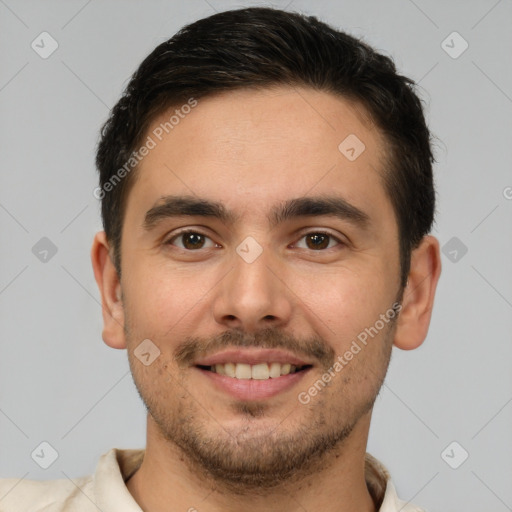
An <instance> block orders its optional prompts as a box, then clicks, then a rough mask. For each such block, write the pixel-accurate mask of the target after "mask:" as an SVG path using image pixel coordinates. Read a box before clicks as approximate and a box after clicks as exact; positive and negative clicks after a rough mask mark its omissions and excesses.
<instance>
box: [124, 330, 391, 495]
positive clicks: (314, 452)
mask: <svg viewBox="0 0 512 512" xmlns="http://www.w3.org/2000/svg"><path fill="white" fill-rule="evenodd" d="M127 334H129V330H127ZM393 334H394V322H392V323H390V324H389V325H388V326H386V328H385V332H384V331H383V332H381V335H382V336H381V337H380V338H381V339H378V340H377V339H376V340H373V341H372V343H379V344H381V350H380V353H379V360H378V362H377V364H376V365H375V367H374V368H373V369H372V368H371V367H370V368H368V367H367V366H363V365H362V364H357V359H356V358H355V359H354V360H353V361H352V362H351V363H350V364H351V365H352V367H350V365H349V366H347V368H344V369H343V370H342V372H341V373H339V374H338V375H337V376H336V377H335V378H334V382H331V384H332V385H330V386H328V387H326V388H325V389H323V390H322V391H321V392H319V394H318V395H317V396H316V397H314V398H313V399H312V400H311V402H310V404H308V405H302V404H300V403H299V402H298V401H297V402H296V407H297V408H300V409H301V410H300V411H299V413H300V414H301V416H302V419H301V420H300V421H298V420H297V421H295V423H294V424H293V428H290V425H289V424H288V425H287V428H283V427H282V423H284V422H285V421H286V419H287V416H284V417H283V418H280V420H278V421H276V422H274V424H273V425H272V426H269V427H268V428H267V427H265V428H261V424H259V423H258V422H260V421H262V420H264V419H265V418H266V413H267V411H268V409H269V405H268V404H266V403H265V402H242V401H234V402H232V404H231V409H232V412H236V413H237V414H238V415H239V416H240V417H241V426H238V427H237V429H236V430H231V431H229V430H228V429H226V428H224V427H223V426H222V424H221V423H222V418H213V417H212V416H211V415H210V414H209V413H208V412H207V409H208V404H207V403H206V404H200V403H199V402H198V400H197V399H196V398H194V397H193V396H192V395H191V394H189V393H188V391H187V390H186V386H185V385H184V384H183V380H182V381H181V382H179V381H178V378H177V376H176V372H173V375H172V376H171V374H170V372H169V371H168V369H167V367H168V365H167V364H165V363H163V362H160V365H161V367H160V370H159V375H160V376H161V375H162V374H164V375H165V373H166V372H167V374H168V378H167V379H166V380H167V382H168V384H167V385H168V386H170V387H171V388H172V389H170V391H169V393H170V394H169V395H168V396H170V397H171V398H169V399H168V400H166V399H160V400H159V399H158V398H159V397H160V398H161V397H162V396H164V397H165V394H164V395H162V394H161V393H160V392H159V391H157V392H156V393H155V392H154V390H153V392H152V391H150V390H151V389H152V388H151V383H148V382H144V379H143V378H141V376H140V375H139V371H138V369H137V368H136V366H137V363H138V361H134V358H133V355H132V354H131V351H129V361H130V367H131V369H132V375H133V377H134V381H135V385H136V387H137V390H138V392H139V395H140V397H141V399H142V400H143V402H144V404H145V406H146V409H147V411H148V414H149V415H150V416H151V419H152V420H153V421H154V424H155V426H156V427H157V429H158V431H159V434H160V436H161V438H162V439H164V440H166V441H168V442H169V443H170V445H171V446H173V447H176V448H178V451H179V452H181V455H182V457H180V458H181V459H183V461H184V463H185V464H186V465H187V467H188V470H189V471H190V472H191V473H192V474H194V475H198V476H202V477H203V478H204V479H205V481H209V482H210V483H211V486H212V488H213V487H214V488H216V489H217V490H220V489H223V490H224V491H225V492H229V493H231V494H238V495H247V494H253V495H258V494H263V493H266V492H268V491H269V490H272V489H274V488H276V487H278V486H283V485H291V484H293V483H295V482H298V481H300V480H302V479H303V478H305V477H307V476H309V475H312V474H315V473H318V472H319V471H321V470H325V469H327V468H328V467H329V465H330V464H331V463H332V461H333V460H334V457H338V456H340V454H342V452H343V448H344V446H345V445H346V443H347V442H348V440H349V438H350V435H351V434H352V432H353V430H354V428H355V427H356V425H357V424H358V422H359V421H360V420H361V419H362V418H363V417H364V416H365V415H367V414H371V410H372V408H373V405H374V402H375V400H376V398H377V396H378V393H379V391H380V389H381V386H382V383H383V381H384V378H385V375H386V372H387V368H388V365H389V361H390V358H391V347H392V340H393ZM277 337H278V338H279V335H278V336H277ZM324 343H325V342H324ZM277 344H278V343H276V345H277ZM128 346H131V345H130V343H129V344H128ZM134 346H135V345H134ZM281 346H282V347H283V348H285V347H289V345H287V344H286V343H284V344H282V345H281ZM365 350H368V348H366V349H365ZM331 355H332V354H331ZM362 360H363V358H361V360H360V361H361V363H362ZM157 361H158V359H157V360H156V361H155V363H156V362H157ZM155 363H153V364H155ZM331 366H332V365H331ZM328 367H329V366H327V367H326V368H325V369H326V370H327V368H328ZM347 370H350V372H348V371H347ZM362 371H365V372H366V373H367V374H366V375H365V376H362V375H361V374H360V372H362ZM178 374H180V373H178ZM181 375H182V373H181ZM320 376H321V374H320V375H319V376H318V377H320ZM336 379H339V382H341V384H338V383H337V382H336ZM368 380H370V381H371V385H369V389H368V390H367V391H366V393H365V395H364V396H361V395H359V394H358V390H357V389H354V387H355V386H356V383H358V382H364V383H366V384H365V385H368V384H367V382H368ZM159 382H160V381H159ZM308 382H309V381H308ZM148 384H149V385H148ZM158 385H160V384H157V386H158ZM153 386H154V384H153ZM333 390H335V392H334V393H333ZM346 391H348V392H346ZM336 397H339V398H336ZM347 397H348V399H347ZM351 397H352V398H351ZM354 398H356V399H357V403H353V402H354V401H355V400H354ZM351 400H352V403H350V401H351ZM169 404H173V406H172V410H170V409H171V408H170V407H169ZM302 410H304V411H305V413H303V412H302ZM294 411H295V409H293V410H292V411H291V413H288V415H290V414H292V413H293V412H294ZM274 415H275V413H274ZM288 423H291V421H290V422H288ZM212 425H214V426H215V427H214V430H215V433H214V432H212V428H211V426H212ZM239 425H240V424H239Z"/></svg>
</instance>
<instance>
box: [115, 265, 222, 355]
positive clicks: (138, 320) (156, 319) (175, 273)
mask: <svg viewBox="0 0 512 512" xmlns="http://www.w3.org/2000/svg"><path fill="white" fill-rule="evenodd" d="M127 267H128V265H127ZM126 275H127V276H128V277H127V280H126V283H123V293H124V294H125V296H126V300H125V309H126V311H127V322H128V324H129V327H130V328H131V332H132V333H134V334H136V335H137V336H138V337H140V336H143V337H148V338H150V339H154V340H155V342H158V341H159V340H160V341H161V342H162V343H160V344H159V345H160V346H161V349H162V347H163V345H164V344H167V343H169V340H170V339H175V338H176V339H181V338H182V337H183V336H187V335H190V334H193V332H191V331H194V330H195V328H196V327H197V326H198V323H199V318H197V317H198V315H201V318H204V319H205V318H206V315H205V306H208V296H209V295H208V292H209V290H211V289H212V287H213V286H214V284H215V279H214V277H215V276H213V277H212V278H211V279H210V277H211V276H209V275H208V276H207V275H205V273H204V272H200V271H198V270H195V271H192V272H191V271H190V270H187V271H186V272H184V271H182V270H180V269H176V268H174V267H171V266H170V265H169V264H168V262H164V263H163V264H153V265H150V264H148V263H147V262H146V263H145V264H140V265H136V266H135V265H134V266H132V267H131V268H129V270H128V271H127V272H126Z"/></svg>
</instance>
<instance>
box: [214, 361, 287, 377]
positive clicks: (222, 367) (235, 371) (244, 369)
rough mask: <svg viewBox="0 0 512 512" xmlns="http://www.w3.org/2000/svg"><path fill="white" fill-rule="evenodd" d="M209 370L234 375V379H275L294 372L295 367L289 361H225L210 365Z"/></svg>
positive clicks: (229, 375)
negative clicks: (250, 362)
mask: <svg viewBox="0 0 512 512" xmlns="http://www.w3.org/2000/svg"><path fill="white" fill-rule="evenodd" d="M210 369H211V371H213V372H215V373H218V374H219V375H226V376H227V377H234V378H236V379H255V380H267V379H276V378H277V377H280V376H281V375H288V374H290V373H295V372H296V370H297V367H296V366H295V365H293V364H290V363H284V364H281V363H258V364H253V365H251V364H246V363H225V364H216V365H214V366H211V368H210Z"/></svg>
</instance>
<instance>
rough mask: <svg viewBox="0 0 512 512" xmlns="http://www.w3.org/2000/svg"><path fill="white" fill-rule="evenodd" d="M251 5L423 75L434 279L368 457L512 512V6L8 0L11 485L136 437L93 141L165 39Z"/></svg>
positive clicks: (5, 416) (439, 497)
mask: <svg viewBox="0 0 512 512" xmlns="http://www.w3.org/2000/svg"><path fill="white" fill-rule="evenodd" d="M248 5H274V6H276V7H282V8H285V7H286V8H287V9H290V10H298V11H302V12H306V13H311V14H315V15H317V16H319V17H320V18H321V19H323V20H325V21H327V22H329V23H331V24H333V25H335V26H337V27H339V28H342V29H345V30H347V31H348V32H350V33H352V34H354V35H358V36H364V38H365V39H366V40H367V41H368V42H369V43H371V44H373V45H374V46H376V47H377V48H378V49H381V50H382V51H384V52H385V53H387V54H389V55H391V56H392V57H393V58H394V59H395V61H396V64H397V66H398V67H399V69H400V70H401V71H402V72H403V73H404V74H406V75H408V76H410V77H412V78H413V79H415V80H417V81H419V82H420V84H421V87H422V90H421V94H422V97H423V99H424V100H425V102H426V105H427V107H426V109H427V115H428V119H429V123H430V126H431V129H432V131H433V132H434V134H435V135H436V136H437V138H438V141H437V143H436V154H437V159H438V165H437V166H436V180H437V185H438V199H439V202H438V215H437V224H436V228H435V230H434V234H435V235H436V236H437V237H438V238H439V240H440V242H441V244H442V245H443V246H444V247H445V250H444V252H445V254H443V274H442V277H441V282H440V285H439V288H438V296H437V301H436V305H435V310H434V315H433V321H432V325H431V329H430V332H429V335H428V338H427V340H426V342H425V343H424V345H423V346H421V347H420V348H419V349H418V350H415V351H412V352H402V351H400V350H396V349H395V351H394V355H393V360H392V364H391V368H390V371H389V373H388V378H387V381H386V384H385V386H384V388H383V390H382V393H381V395H380V397H379V398H378V401H377V404H376V407H375V411H374V420H373V424H372V429H371V435H370V440H369V448H368V450H369V451H370V452H371V453H372V454H374V455H375V456H377V457H378V458H379V459H381V460H382V461H383V462H384V463H385V464H386V465H387V466H388V468H389V469H390V472H391V475H392V477H393V480H394V482H395V484H396V486H397V488H398V492H399V495H400V496H401V497H402V498H404V499H406V500H409V499H410V500H412V501H413V502H417V503H418V504H420V505H423V506H424V507H427V508H428V509H429V510H430V511H443V512H449V511H462V510H464V511H465V512H473V511H474V512H476V511H482V510H485V511H496V512H500V511H506V510H512V486H511V485H510V482H511V481H512V465H511V464H510V460H512V441H511V436H510V433H511V420H512V403H511V402H512V385H511V384H512V372H511V371H510V361H511V356H512V343H511V332H512V314H511V313H512V286H511V285H512V272H511V269H512V266H511V256H512V236H511V235H512V230H511V227H512V222H511V221H512V200H511V198H512V188H507V187H512V173H511V170H510V169H511V160H512V156H511V151H510V147H511V140H510V135H511V133H512V72H511V67H510V64H511V62H510V56H511V55H512V30H511V22H512V2H511V1H510V0H501V1H495V0H492V1H483V0H482V1H471V2H469V1H452V2H443V1H440V0H438V1H435V2H433V1H430V2H427V1H424V0H415V1H412V0H391V1H385V2H378V1H355V0H351V1H334V0H331V1H323V2H312V1H311V0H310V1H301V0H295V1H292V2H289V0H286V1H282V2H279V1H274V2H271V3H268V2H267V3H265V4H264V3H263V2H249V1H247V2H230V1H221V0H208V1H206V0H191V1H189V2H187V3H186V4H185V3H184V2H181V1H180V2H178V1H149V2H140V1H123V2H121V1H114V0H103V1H101V2H100V1H99V0H93V1H86V0H84V1H79V2H78V1H70V0H67V1H45V2H40V1H37V2H36V1H15V0H0V56H1V66H0V108H1V118H0V141H1V146H0V147H1V152H2V153H1V154H2V158H1V188H0V233H1V244H0V311H1V323H0V329H1V349H2V351H1V358H0V432H1V435H0V454H1V456H0V476H1V477H7V476H8V477H17V478H31V479H49V478H67V477H69V478H74V477H77V476H79V475H83V474H89V473H91V472H92V471H94V468H95V465H96V462H97V459H98V457H99V456H100V454H102V453H104V452H106V451H107V450H108V449H110V448H112V447H122V448H134V447H143V446H144V444H145V411H144V408H143V405H142V403H141V402H140V400H139V397H138V395H137V392H136V390H135V387H134V385H133V382H132V379H131V376H130V374H129V370H128V364H127V359H126V353H125V351H116V350H112V349H110V348H108V347H107V346H106V345H104V344H103V342H102V340H101V327H102V321H101V308H100V305H99V294H98V291H97V289H96V284H95V282H94V279H93V274H92V270H91V265H90V260H89V250H90V245H91V241H92V238H93V235H94V233H95V232H96V231H97V230H99V229H100V228H101V224H100V218H99V203H98V201H97V200H96V199H95V198H94V197H93V194H92V191H93V189H94V187H95V186H96V174H95V169H94V162H93V159H94V149H95V145H96V141H97V137H98V130H99V127H100V125H101V124H102V122H103V121H104V120H105V118H106V116H107V113H108V109H109V108H110V107H112V106H113V104H114V103H115V102H116V101H117V99H118V97H119V95H120V93H121V91H122V89H123V87H124V86H125V85H126V83H127V80H128V78H129V76H130V75H131V74H132V72H133V71H134V70H135V69H136V67H137V66H138V64H139V63H140V61H141V60H142V59H143V58H144V57H145V56H146V55H147V54H148V53H149V52H150V51H151V50H152V49H153V48H154V46H155V45H156V44H158V43H159V42H161V41H163V40H165V39H168V38H169V37H170V36H171V35H172V34H173V33H174V32H176V30H177V29H178V28H180V27H181V26H182V25H184V24H185V23H188V22H191V21H193V20H196V19H198V18H200V17H204V16H208V15H210V14H212V13H213V12H214V11H216V10H218V11H220V10H225V9H228V8H233V7H241V6H248ZM43 31H47V32H49V33H50V34H51V36H52V37H53V38H54V39H55V40H56V41H57V42H58V45H59V47H58V49H57V50H56V51H55V53H53V54H52V55H51V56H50V57H48V58H47V59H43V58H41V57H40V56H39V54H38V53H36V52H35V51H34V50H33V49H32V48H31V43H32V41H33V40H36V42H37V41H38V40H39V41H40V39H38V36H39V34H41V32H43ZM454 31H457V32H458V33H459V34H460V35H461V36H462V37H463V38H464V40H466V41H467V43H468V44H469V47H468V49H467V50H466V51H465V52H464V53H462V54H461V55H460V56H458V57H457V58H453V55H454V54H457V53H458V52H459V51H460V50H461V49H462V48H463V46H462V44H463V41H462V40H461V39H459V38H458V36H455V38H454V36H451V37H450V38H448V39H447V42H446V43H444V45H442V42H443V41H444V40H445V39H446V38H447V37H448V36H449V35H450V34H451V33H452V32H454ZM45 46H46V48H48V45H47V44H46V45H45ZM443 47H444V48H443ZM450 47H451V48H450ZM445 50H448V51H449V52H451V53H452V56H450V55H449V54H448V53H447V52H446V51H445ZM42 237H47V238H48V239H50V240H51V241H52V243H53V244H54V245H55V246H56V248H57V253H56V254H55V255H52V252H51V251H50V252H49V253H48V254H47V255H45V253H44V252H43V253H42V252H41V251H42V250H43V249H44V248H45V245H44V244H45V243H46V244H47V243H48V242H44V241H43V242H40V244H42V245H36V244H37V243H38V241H39V240H40V239H41V238H42ZM453 237H456V239H455V240H452V241H451V242H449V241H450V240H451V239H452V238H453ZM448 242H449V245H448V246H446V244H447V243H448ZM34 246H36V249H34V250H33V247H34ZM464 247H467V253H466V254H464V251H463V248H464ZM454 251H455V252H454ZM34 253H35V254H34ZM44 256H46V261H41V260H40V258H43V260H44ZM42 441H47V442H48V443H50V444H51V445H52V446H53V447H54V448H55V449H56V450H57V452H58V454H59V457H58V458H57V460H56V461H55V462H54V463H53V464H52V465H51V466H50V467H49V468H48V469H46V470H44V469H42V468H40V467H39V466H38V465H37V464H36V463H35V462H34V460H33V459H32V458H31V453H32V452H33V450H34V449H36V447H38V446H39V445H40V443H41V442H42ZM453 441H456V442H457V443H458V445H455V447H453V445H452V447H450V448H449V449H448V450H447V451H445V448H446V447H447V446H448V445H450V443H452V442H453ZM452 449H453V451H452ZM463 450H465V451H467V452H468V453H469V457H468V459H467V460H466V461H464V463H462V464H461V465H460V466H459V467H458V468H457V469H452V467H450V466H449V465H448V464H447V462H446V461H449V462H450V463H451V464H452V465H455V466H456V465H458V464H460V462H461V461H462V460H463V455H464V452H463ZM443 453H444V454H445V455H444V458H443V456H442V454H443ZM1 498H2V497H1V496H0V500H1ZM0 506H1V501H0Z"/></svg>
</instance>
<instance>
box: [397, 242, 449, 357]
mask: <svg viewBox="0 0 512 512" xmlns="http://www.w3.org/2000/svg"><path fill="white" fill-rule="evenodd" d="M440 275H441V254H440V251H439V242H438V240H437V239H436V238H434V237H433V236H430V235H427V236H425V237H423V240H422V241H421V243H420V245H419V246H418V247H417V248H416V249H414V250H413V251H412V253H411V268H410V271H409V278H408V281H407V286H406V287H405V290H404V294H403V300H402V309H401V310H400V314H399V316H398V322H397V327H396V331H395V341H394V344H395V346H396V347H398V348H401V349H402V350H412V349H414V348H417V347H419V346H420V345H421V344H422V343H423V341H424V340H425V338H426V337H427V332H428V327H429V325H430V318H431V316H432V307H433V304H434V295H435V293H436V287H437V282H438V281H439V276H440Z"/></svg>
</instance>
